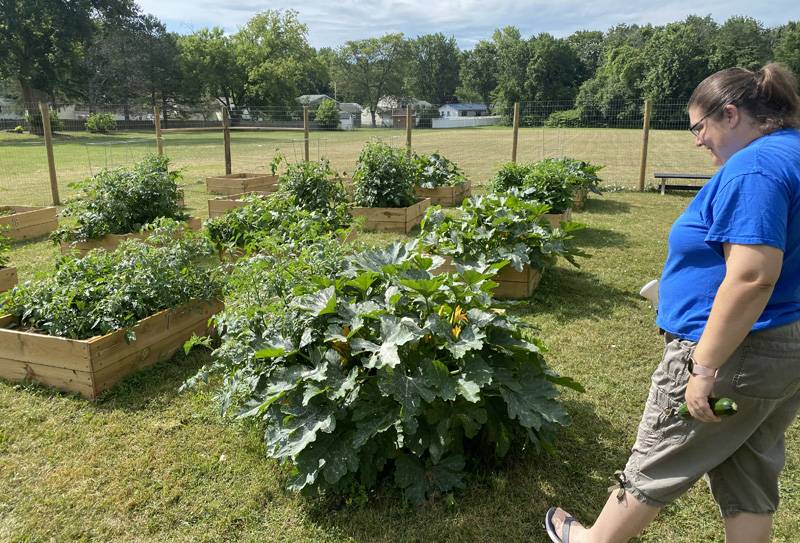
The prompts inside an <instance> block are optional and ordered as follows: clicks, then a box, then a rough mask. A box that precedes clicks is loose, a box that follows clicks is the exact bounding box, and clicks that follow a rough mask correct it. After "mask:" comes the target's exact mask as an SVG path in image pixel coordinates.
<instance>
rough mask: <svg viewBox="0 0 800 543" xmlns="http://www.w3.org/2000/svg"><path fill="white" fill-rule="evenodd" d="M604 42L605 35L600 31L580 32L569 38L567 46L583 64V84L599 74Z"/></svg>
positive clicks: (581, 77)
mask: <svg viewBox="0 0 800 543" xmlns="http://www.w3.org/2000/svg"><path fill="white" fill-rule="evenodd" d="M603 41H604V38H603V33H602V32H600V31H599V30H578V31H577V32H575V33H573V34H571V35H570V36H568V37H567V44H568V45H569V46H570V47H572V50H573V51H575V54H576V55H578V59H579V60H580V62H581V71H580V74H579V76H580V80H581V82H583V81H586V80H587V79H590V78H592V77H594V74H595V73H596V72H597V68H598V67H599V66H600V59H601V58H602V54H603Z"/></svg>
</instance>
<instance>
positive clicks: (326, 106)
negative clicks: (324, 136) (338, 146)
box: [314, 98, 339, 130]
mask: <svg viewBox="0 0 800 543" xmlns="http://www.w3.org/2000/svg"><path fill="white" fill-rule="evenodd" d="M314 118H315V120H316V121H317V124H319V126H320V128H327V129H328V130H335V129H337V128H339V107H338V106H337V105H336V102H334V101H333V100H331V99H330V98H326V99H325V100H323V101H322V103H321V104H320V105H319V107H318V108H317V111H316V114H315V116H314Z"/></svg>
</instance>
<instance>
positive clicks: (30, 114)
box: [25, 109, 64, 134]
mask: <svg viewBox="0 0 800 543" xmlns="http://www.w3.org/2000/svg"><path fill="white" fill-rule="evenodd" d="M25 124H26V125H27V126H28V131H29V132H30V133H31V134H44V124H43V120H42V114H41V112H40V111H39V110H38V109H35V110H32V111H26V112H25ZM58 130H64V121H62V120H61V118H60V117H59V116H58V111H56V110H54V109H51V110H50V132H56V131H58Z"/></svg>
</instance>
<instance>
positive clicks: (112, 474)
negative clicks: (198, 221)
mask: <svg viewBox="0 0 800 543" xmlns="http://www.w3.org/2000/svg"><path fill="white" fill-rule="evenodd" d="M465 132H466V131H465ZM481 132H483V131H481ZM497 132H498V136H497V137H498V138H499V137H500V135H501V134H502V132H500V131H497ZM486 133H489V132H488V131H487V132H486ZM356 135H357V134H353V135H352V136H351V135H349V134H348V135H347V136H348V137H354V138H355V136H356ZM204 137H208V136H204ZM237 137H239V136H238V135H237ZM248 137H249V136H248ZM199 139H202V138H199ZM418 139H419V140H422V139H424V138H423V136H422V135H420V136H419V138H418ZM351 144H352V145H353V146H354V148H357V147H358V146H359V145H360V143H359V142H357V141H355V140H354V141H352V142H351ZM169 145H172V146H174V147H170V146H169ZM169 145H168V150H170V151H171V150H172V149H174V148H175V147H177V145H176V144H175V143H172V144H169ZM342 145H344V144H342ZM268 149H269V147H267V150H268ZM214 150H215V152H216V151H219V150H220V149H219V148H218V147H215V148H214ZM265 152H266V151H265ZM495 156H497V155H495ZM212 158H213V161H216V158H214V157H212ZM212 158H210V159H209V164H210V163H211V161H212ZM456 158H457V157H456ZM181 160H185V159H181ZM198 167H200V166H198ZM689 197H690V196H682V195H667V196H665V197H662V196H659V195H657V194H654V193H635V192H615V193H607V194H606V195H605V196H604V197H602V198H598V197H592V198H590V200H589V201H588V203H587V206H586V211H585V212H583V213H578V214H576V216H575V218H576V220H579V221H581V222H584V223H585V224H586V225H587V227H588V228H587V229H586V230H584V231H582V232H580V233H579V235H578V239H579V241H580V243H581V245H582V246H583V247H584V248H585V249H586V251H587V252H588V253H590V254H591V258H589V259H584V260H582V262H581V264H582V265H581V268H580V269H575V268H572V267H570V266H569V265H568V264H565V263H562V264H560V265H559V266H557V267H556V268H554V269H552V270H548V271H547V272H546V274H545V276H544V278H543V280H542V284H541V286H540V288H539V289H538V290H537V291H536V292H535V294H534V295H533V297H532V298H531V299H530V300H528V301H525V302H521V303H517V304H515V305H513V306H511V307H512V308H511V309H510V311H513V312H515V313H517V314H519V315H521V316H522V317H524V319H525V320H526V321H527V322H529V323H530V324H531V325H533V326H534V327H535V329H534V330H533V331H532V332H531V333H534V334H536V335H537V336H539V337H540V338H542V339H543V340H544V341H545V343H546V344H547V345H548V347H549V352H548V353H547V354H546V358H547V360H548V361H549V363H550V364H551V365H552V366H553V367H554V368H555V369H556V370H558V371H559V372H562V373H564V374H566V375H569V376H572V377H574V378H575V379H577V380H578V381H580V382H581V383H583V384H584V385H585V387H586V393H584V394H578V393H572V392H569V393H567V394H566V395H565V397H564V401H565V403H566V407H567V409H568V411H569V412H570V413H571V415H572V418H573V424H572V425H571V426H570V427H569V428H567V429H565V430H563V431H562V432H561V433H560V435H559V438H558V441H557V452H556V453H555V454H554V455H551V456H537V455H535V454H533V453H532V452H530V451H528V452H518V453H517V454H513V455H511V457H510V458H508V459H507V460H506V461H505V462H504V463H503V464H502V465H500V466H487V467H486V468H485V470H483V471H482V472H480V473H477V474H475V475H474V477H473V478H472V479H471V480H470V482H469V484H468V486H467V488H466V489H465V490H463V491H460V492H458V493H457V494H456V495H455V496H454V498H455V499H454V500H453V501H452V502H450V501H448V500H439V501H437V502H435V503H432V504H429V505H426V506H424V507H421V508H410V507H407V506H404V505H403V504H402V503H401V501H400V500H399V499H398V498H397V497H396V496H395V495H394V494H390V493H378V494H377V495H376V496H374V497H372V498H371V499H370V501H369V503H368V504H367V505H365V506H362V507H348V506H346V505H342V504H339V503H336V502H333V501H330V500H324V499H306V498H302V497H299V496H296V495H294V494H290V493H287V492H285V491H284V490H283V485H284V484H285V482H286V474H287V469H286V468H285V467H282V466H280V465H278V464H277V463H276V462H274V461H271V460H267V459H265V457H264V447H263V444H262V439H261V435H260V433H259V431H258V429H257V428H256V427H254V426H252V425H242V424H238V423H234V422H232V421H228V420H222V419H221V418H220V416H219V413H218V406H217V404H216V403H215V400H214V398H213V394H214V389H213V388H211V387H209V388H201V389H198V390H195V391H192V392H189V393H184V394H179V393H178V392H177V388H178V387H179V386H180V385H181V383H182V382H183V381H184V380H185V379H186V378H187V377H189V376H191V375H192V374H193V373H194V372H195V371H196V370H197V368H198V367H199V366H200V365H201V364H203V363H204V361H205V356H206V355H204V354H202V353H199V354H192V355H190V356H189V357H185V356H183V355H178V356H177V357H176V358H175V359H173V360H172V361H169V362H165V363H161V364H159V365H157V366H155V367H154V368H152V369H149V370H146V371H143V372H140V373H139V374H136V375H133V376H131V377H130V378H128V379H127V380H125V381H123V382H122V383H121V384H120V385H118V386H117V387H116V388H114V389H113V390H111V391H109V392H108V393H106V394H104V395H103V397H102V398H101V399H100V401H98V402H97V403H94V404H93V403H90V402H88V401H86V400H83V399H80V398H77V397H74V396H68V395H63V394H59V393H55V392H53V391H50V390H47V389H43V388H38V387H35V386H22V385H14V384H8V383H0V541H14V542H16V541H25V542H39V541H42V542H44V541H98V542H100V541H102V542H106V541H142V542H144V541H148V542H149V541H152V542H163V541H169V542H183V541H186V542H204V541H209V542H211V541H214V542H217V541H218V542H223V541H237V542H265V541H266V542H271V541H276V542H277V541H290V542H295V541H297V542H299V541H307V542H317V541H322V542H332V541H354V542H355V541H357V542H366V541H387V542H388V541H404V542H406V541H407V542H412V541H436V542H438V541H452V542H464V541H476V542H477V541H497V542H506V541H510V542H516V541H532V542H540V543H544V542H546V541H547V538H546V535H545V533H544V530H543V529H542V518H543V516H544V513H545V511H546V510H547V508H548V507H550V506H551V505H554V504H559V505H562V506H564V507H565V508H567V509H568V510H570V511H571V512H573V513H575V514H577V515H578V516H579V517H580V518H583V519H592V518H594V515H596V514H597V512H598V511H599V510H600V508H601V507H602V505H603V503H604V502H605V499H606V487H607V486H608V485H609V484H610V483H609V481H608V477H609V476H611V475H612V474H613V472H614V470H616V469H621V468H622V467H623V465H624V463H625V460H626V458H627V453H628V450H629V448H630V446H631V445H632V443H633V440H634V437H635V431H636V426H637V424H638V420H639V416H640V413H641V409H642V408H643V405H644V401H645V398H646V394H647V388H648V384H649V375H650V373H651V371H652V370H653V368H654V367H655V366H656V364H657V363H658V361H659V358H660V353H661V339H660V337H659V336H658V335H657V333H656V330H655V327H654V323H653V310H652V308H651V307H649V305H648V303H647V302H646V301H645V300H643V299H641V298H639V297H638V295H637V292H638V289H639V287H640V286H641V285H642V284H643V283H645V282H646V281H647V280H649V279H651V278H653V277H657V275H658V274H659V271H660V268H661V265H662V263H663V260H664V257H665V255H666V237H667V232H668V229H669V226H670V224H671V222H672V221H673V220H674V219H675V218H676V217H677V216H678V214H679V213H680V212H681V211H682V210H683V209H684V207H685V206H686V204H687V203H688V201H689V199H688V198H689ZM205 198H206V196H205V195H204V194H203V190H202V187H201V186H200V185H197V186H196V190H194V191H192V192H191V193H190V194H189V195H188V199H189V203H190V204H191V205H192V206H193V207H194V208H195V210H196V211H197V213H198V214H202V213H201V212H202V206H203V205H204V199H205ZM390 237H391V236H385V235H384V236H375V237H374V238H373V239H374V240H376V241H380V240H386V239H389V238H390ZM55 256H56V250H55V249H54V248H53V247H52V246H51V245H48V243H47V242H45V241H38V242H32V243H27V244H21V245H19V244H18V245H15V247H14V252H13V254H12V263H13V264H15V265H17V266H18V267H19V268H20V275H21V278H22V279H23V280H24V279H29V278H31V277H34V276H35V275H36V274H39V273H48V271H49V270H50V269H52V266H53V263H54V259H55ZM787 444H788V449H789V450H788V454H787V459H786V460H787V462H786V469H785V471H784V473H783V476H782V479H781V484H782V491H783V502H782V504H781V509H780V511H779V512H778V514H777V515H776V518H775V532H774V539H773V540H774V541H778V542H787V543H789V542H796V541H797V540H798V537H797V534H798V533H800V490H799V489H800V469H799V468H800V425H798V424H797V423H795V424H794V426H793V427H792V429H791V430H790V432H789V435H788V438H787ZM722 539H723V538H722V522H721V521H720V520H719V517H718V514H717V511H716V507H715V505H714V502H713V500H712V498H711V496H710V493H709V492H708V490H707V489H706V488H705V485H704V484H703V483H699V484H698V485H696V486H695V488H694V489H693V490H692V491H691V492H690V493H689V494H688V495H686V496H685V497H683V498H682V499H680V500H679V501H678V502H677V503H676V504H674V505H672V506H670V507H668V508H667V509H666V510H665V511H664V513H663V514H662V516H661V517H659V518H658V519H657V520H656V522H655V523H654V524H653V525H652V527H651V528H650V529H649V530H648V531H647V532H646V533H645V534H644V537H643V538H642V541H647V542H665V541H669V542H676V543H680V542H686V543H689V542H698V541H703V542H705V541H722Z"/></svg>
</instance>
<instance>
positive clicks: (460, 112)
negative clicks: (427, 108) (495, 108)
mask: <svg viewBox="0 0 800 543" xmlns="http://www.w3.org/2000/svg"><path fill="white" fill-rule="evenodd" d="M486 115H489V108H488V106H487V105H486V104H476V103H469V104H445V105H443V106H442V107H440V108H439V116H440V117H444V118H447V117H484V116H486Z"/></svg>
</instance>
